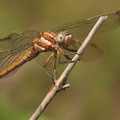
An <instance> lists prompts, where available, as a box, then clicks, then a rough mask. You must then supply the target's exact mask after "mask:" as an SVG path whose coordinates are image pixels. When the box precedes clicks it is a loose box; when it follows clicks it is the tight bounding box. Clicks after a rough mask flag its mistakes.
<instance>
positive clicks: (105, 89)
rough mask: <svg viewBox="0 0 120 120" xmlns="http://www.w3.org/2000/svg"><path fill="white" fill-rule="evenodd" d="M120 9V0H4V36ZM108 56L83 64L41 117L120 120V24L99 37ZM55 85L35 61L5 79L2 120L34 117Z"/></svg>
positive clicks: (0, 28) (0, 26) (0, 1)
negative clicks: (117, 27)
mask: <svg viewBox="0 0 120 120" xmlns="http://www.w3.org/2000/svg"><path fill="white" fill-rule="evenodd" d="M117 9H120V0H0V37H1V38H2V37H4V36H7V35H8V34H9V33H10V32H14V31H18V32H19V31H26V30H38V31H48V30H50V29H51V28H54V27H56V26H57V25H60V24H63V23H67V22H71V21H74V20H78V19H83V18H87V17H91V16H94V15H98V14H101V13H104V12H110V11H114V10H117ZM93 41H94V42H95V43H96V44H97V45H98V46H99V47H100V48H101V49H102V50H103V51H104V56H103V58H101V59H99V60H97V61H92V62H88V63H86V62H79V63H77V65H76V66H75V68H74V69H73V71H72V72H71V74H70V76H69V77H68V81H67V82H68V83H70V85H71V86H70V88H69V89H67V90H66V91H62V92H60V93H59V94H57V95H56V96H55V98H54V99H53V101H52V102H51V104H50V105H49V106H48V107H47V109H46V110H45V112H44V113H43V115H42V116H41V118H40V120H61V119H62V120H73V119H75V120H120V63H119V62H120V28H119V29H116V30H115V31H113V32H107V33H104V34H99V35H98V36H97V35H96V36H95V37H94V39H93ZM50 86H51V80H50V78H49V77H48V76H47V75H46V73H45V72H44V71H43V70H42V68H41V67H40V66H39V65H38V64H37V63H36V62H35V61H34V60H33V61H31V62H29V63H27V64H25V65H24V66H22V67H21V68H20V69H19V70H18V71H17V73H16V74H14V75H13V76H11V77H9V78H6V79H2V80H1V81H0V120H28V119H29V118H30V116H31V115H32V113H33V112H34V111H35V109H36V108H37V107H38V105H39V104H40V102H41V101H42V100H43V98H44V97H45V95H46V94H47V92H48V90H49V88H50Z"/></svg>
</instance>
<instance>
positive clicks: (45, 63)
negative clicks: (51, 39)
mask: <svg viewBox="0 0 120 120" xmlns="http://www.w3.org/2000/svg"><path fill="white" fill-rule="evenodd" d="M53 56H54V52H53V53H52V54H51V55H50V56H49V57H48V58H47V59H46V61H45V62H44V64H43V66H42V67H43V69H44V71H45V72H46V73H47V75H48V76H49V77H50V78H51V79H52V82H53V83H54V78H53V77H52V75H51V74H50V73H49V72H48V71H47V70H46V69H45V67H46V65H47V64H48V63H49V62H50V60H51V58H52V57H53Z"/></svg>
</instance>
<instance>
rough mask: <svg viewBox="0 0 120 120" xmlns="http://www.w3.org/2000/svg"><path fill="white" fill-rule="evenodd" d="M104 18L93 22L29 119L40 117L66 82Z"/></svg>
mask: <svg viewBox="0 0 120 120" xmlns="http://www.w3.org/2000/svg"><path fill="white" fill-rule="evenodd" d="M106 18H107V16H101V17H100V18H99V20H98V21H97V23H96V24H95V26H94V27H93V29H92V30H91V31H90V33H89V34H88V36H87V38H86V39H85V41H84V42H83V43H82V45H81V46H80V48H79V49H78V52H77V53H78V54H76V55H75V56H74V57H73V59H72V61H75V62H72V63H69V64H68V66H67V67H66V69H65V70H64V72H63V73H62V75H61V76H60V77H59V79H58V80H57V82H56V84H55V86H54V88H53V89H52V90H51V91H50V92H48V94H47V95H46V97H45V98H44V99H43V101H42V103H41V104H40V105H39V106H38V108H37V110H36V111H35V112H34V113H33V115H32V117H31V118H30V120H37V119H38V118H39V117H40V115H41V114H42V112H43V111H44V110H45V108H46V107H47V105H48V104H49V103H50V101H51V100H52V99H53V97H54V96H55V94H56V93H57V92H58V89H59V88H60V86H62V85H63V84H64V83H65V82H66V80H67V77H68V75H69V74H70V72H71V70H72V69H73V67H74V66H75V64H76V62H77V61H78V59H79V57H80V56H79V55H81V54H82V53H83V51H84V49H85V48H86V46H87V45H88V43H89V42H90V40H91V39H92V38H93V36H94V35H95V33H96V32H97V30H98V29H99V28H100V26H101V25H102V23H103V22H104V20H105V19H106ZM67 87H69V84H67V85H64V86H63V88H67ZM59 91H60V90H59Z"/></svg>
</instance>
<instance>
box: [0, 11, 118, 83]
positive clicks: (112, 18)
mask: <svg viewBox="0 0 120 120" xmlns="http://www.w3.org/2000/svg"><path fill="white" fill-rule="evenodd" d="M106 15H107V16H108V18H107V20H106V21H105V22H104V23H103V25H102V27H101V28H100V30H99V31H98V32H104V31H109V30H114V28H117V27H118V26H119V25H120V11H119V10H118V11H115V12H111V13H106V14H102V15H98V16H95V17H91V18H87V19H84V20H78V21H75V22H71V23H67V24H63V25H60V26H58V27H55V28H53V29H51V30H50V31H49V32H38V31H26V32H14V33H10V34H9V35H8V36H7V37H5V38H1V39H0V43H4V42H5V41H6V42H7V43H8V45H9V47H5V48H4V47H3V46H2V47H3V49H0V79H1V78H4V77H6V76H8V75H9V74H10V73H12V72H14V71H15V70H17V69H18V68H20V67H21V66H22V65H24V64H25V63H27V62H28V61H31V60H32V59H34V58H38V56H39V55H40V54H41V53H48V52H50V54H49V56H48V58H47V59H46V60H45V61H44V62H43V63H42V66H43V68H44V69H45V68H46V66H47V65H48V64H49V62H50V61H51V59H53V63H52V69H53V81H54V80H56V79H57V71H56V63H57V62H58V63H60V64H62V63H68V62H74V61H72V60H71V58H70V56H69V54H67V53H66V52H65V51H69V52H70V53H72V54H77V50H76V49H72V48H71V47H70V46H71V45H72V46H73V47H74V48H75V46H76V45H80V44H82V42H81V40H80V39H81V38H82V37H83V36H86V35H87V34H88V33H89V32H90V30H91V28H92V27H93V25H94V24H95V23H96V21H97V20H98V18H99V17H100V16H106ZM90 47H91V48H93V49H94V50H95V51H100V49H99V48H98V47H97V46H96V45H95V44H94V43H90ZM98 49H99V50H98ZM61 55H62V56H64V57H65V59H66V61H62V60H61ZM83 56H84V54H83ZM40 59H43V58H42V57H41V58H40Z"/></svg>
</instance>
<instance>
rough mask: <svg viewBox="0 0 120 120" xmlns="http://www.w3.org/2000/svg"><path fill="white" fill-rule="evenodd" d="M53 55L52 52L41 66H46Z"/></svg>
mask: <svg viewBox="0 0 120 120" xmlns="http://www.w3.org/2000/svg"><path fill="white" fill-rule="evenodd" d="M53 56H54V52H53V53H52V54H51V55H50V56H49V57H48V58H47V59H46V61H45V62H44V64H43V66H44V67H46V65H47V64H48V63H49V62H50V60H51V58H52V57H53Z"/></svg>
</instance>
